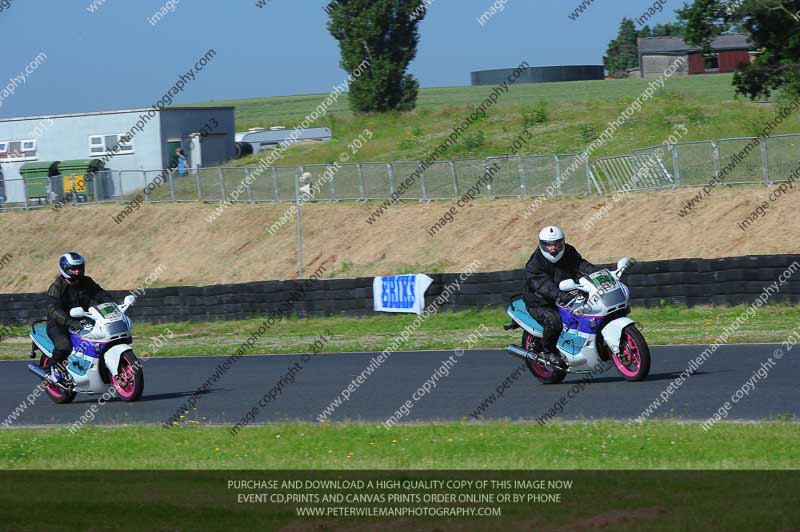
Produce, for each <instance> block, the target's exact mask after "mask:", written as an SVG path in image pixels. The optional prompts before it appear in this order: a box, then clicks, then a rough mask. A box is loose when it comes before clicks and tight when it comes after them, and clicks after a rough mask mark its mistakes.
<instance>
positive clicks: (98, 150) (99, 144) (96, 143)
mask: <svg viewBox="0 0 800 532" xmlns="http://www.w3.org/2000/svg"><path fill="white" fill-rule="evenodd" d="M122 136H123V135H122V133H119V134H115V135H91V136H89V155H90V156H96V155H103V154H106V153H116V154H117V155H120V154H126V153H133V141H128V142H124V141H122V140H120V139H121V138H122ZM114 146H119V148H118V149H117V150H116V152H115V151H114Z"/></svg>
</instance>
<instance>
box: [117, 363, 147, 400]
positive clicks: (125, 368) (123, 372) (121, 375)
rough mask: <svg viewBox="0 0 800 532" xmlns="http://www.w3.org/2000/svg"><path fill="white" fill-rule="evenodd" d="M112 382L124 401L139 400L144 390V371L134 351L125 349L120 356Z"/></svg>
mask: <svg viewBox="0 0 800 532" xmlns="http://www.w3.org/2000/svg"><path fill="white" fill-rule="evenodd" d="M111 382H112V383H113V384H114V389H115V390H116V391H117V394H118V395H119V397H120V399H122V400H123V401H128V402H132V401H138V400H139V398H140V397H141V396H142V391H143V390H144V372H143V371H142V364H141V362H140V361H139V359H138V358H136V355H134V354H133V351H125V352H124V353H122V356H120V357H119V367H118V368H117V374H116V375H112V376H111Z"/></svg>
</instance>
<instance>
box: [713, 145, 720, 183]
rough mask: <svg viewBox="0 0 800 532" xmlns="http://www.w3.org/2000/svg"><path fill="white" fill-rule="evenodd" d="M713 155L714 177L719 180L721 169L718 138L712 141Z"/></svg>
mask: <svg viewBox="0 0 800 532" xmlns="http://www.w3.org/2000/svg"><path fill="white" fill-rule="evenodd" d="M711 155H712V157H713V158H714V178H715V179H716V180H717V181H718V180H719V175H720V172H721V170H720V164H719V142H718V141H716V140H712V141H711Z"/></svg>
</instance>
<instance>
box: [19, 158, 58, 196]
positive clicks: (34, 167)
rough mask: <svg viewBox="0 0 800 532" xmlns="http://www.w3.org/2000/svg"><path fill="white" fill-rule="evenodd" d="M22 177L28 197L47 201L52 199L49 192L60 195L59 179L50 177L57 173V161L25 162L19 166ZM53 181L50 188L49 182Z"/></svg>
mask: <svg viewBox="0 0 800 532" xmlns="http://www.w3.org/2000/svg"><path fill="white" fill-rule="evenodd" d="M19 173H20V175H21V176H22V179H23V180H25V194H26V195H27V197H28V199H38V200H39V202H40V203H41V202H42V200H44V201H47V200H48V199H52V198H51V196H50V193H51V192H55V195H56V196H59V197H60V196H61V189H60V180H59V179H52V180H51V179H50V178H51V177H53V176H57V175H59V172H58V161H49V162H35V163H25V164H23V165H22V166H20V168H19ZM51 181H52V183H53V190H50V183H51Z"/></svg>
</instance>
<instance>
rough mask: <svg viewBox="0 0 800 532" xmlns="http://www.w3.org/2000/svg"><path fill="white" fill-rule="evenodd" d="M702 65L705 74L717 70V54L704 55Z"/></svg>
mask: <svg viewBox="0 0 800 532" xmlns="http://www.w3.org/2000/svg"><path fill="white" fill-rule="evenodd" d="M703 64H704V66H705V70H706V72H713V71H715V70H719V54H704V55H703Z"/></svg>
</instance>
